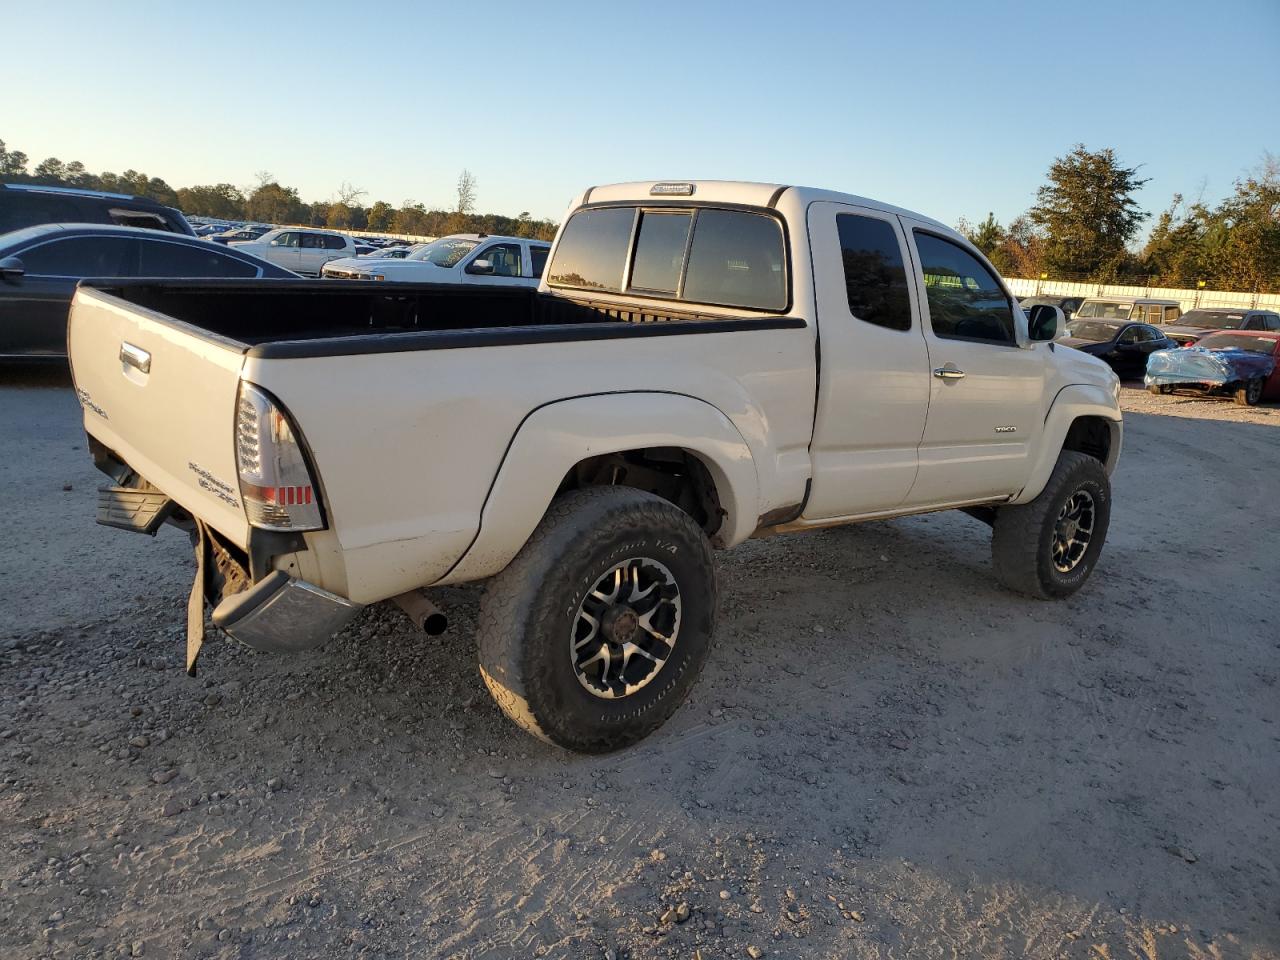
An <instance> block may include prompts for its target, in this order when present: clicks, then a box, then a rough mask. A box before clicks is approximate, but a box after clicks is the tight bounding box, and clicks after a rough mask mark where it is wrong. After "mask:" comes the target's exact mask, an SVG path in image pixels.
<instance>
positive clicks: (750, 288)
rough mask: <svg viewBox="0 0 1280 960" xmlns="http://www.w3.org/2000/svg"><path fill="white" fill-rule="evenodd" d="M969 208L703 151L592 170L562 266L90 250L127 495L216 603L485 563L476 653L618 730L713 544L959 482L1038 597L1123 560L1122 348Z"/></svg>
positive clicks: (892, 509)
mask: <svg viewBox="0 0 1280 960" xmlns="http://www.w3.org/2000/svg"><path fill="white" fill-rule="evenodd" d="M1061 330H1062V314H1061V311H1060V310H1059V309H1058V308H1056V307H1053V306H1038V307H1035V308H1034V309H1033V311H1032V313H1031V315H1030V318H1029V319H1028V317H1027V315H1025V314H1024V313H1023V312H1022V310H1021V309H1020V308H1019V307H1018V306H1017V302H1016V301H1015V300H1014V299H1013V297H1011V296H1010V294H1009V292H1008V290H1007V288H1006V286H1005V284H1004V283H1003V282H1002V281H1001V279H1000V278H999V276H998V275H997V274H996V272H995V270H994V269H992V267H991V266H990V264H989V263H988V262H987V261H986V260H985V259H984V258H983V256H982V255H981V253H979V252H978V251H977V250H976V249H975V248H974V247H973V246H972V244H970V243H969V242H968V241H966V240H965V239H964V238H963V237H962V236H960V235H959V234H957V233H956V232H955V231H954V230H951V229H949V228H948V227H945V226H943V225H942V224H940V223H938V222H936V221H933V220H929V219H926V218H924V217H921V216H919V215H917V214H914V213H910V212H908V211H906V210H902V209H898V208H896V207H891V206H887V205H885V204H881V203H876V202H873V201H871V200H866V199H863V198H859V197H854V196H849V195H845V194H840V193H832V192H827V191H822V190H814V189H806V188H798V187H785V186H778V185H773V184H753V183H733V182H716V181H699V182H690V183H669V182H657V183H648V182H646V183H629V184H619V185H614V186H602V187H594V188H592V189H590V190H587V191H586V192H584V193H583V194H582V195H581V196H580V197H578V198H577V199H576V201H575V203H574V204H573V206H572V207H571V208H570V211H569V214H568V216H567V217H566V220H565V223H564V225H563V226H562V228H561V230H560V232H559V235H558V237H557V239H556V241H555V244H554V247H553V249H552V253H551V258H550V262H549V264H548V267H547V270H546V271H545V274H544V276H543V278H542V282H541V284H540V286H539V287H538V289H537V290H531V289H521V288H510V289H504V288H495V287H466V286H460V285H439V284H432V285H413V284H397V285H396V287H395V291H394V293H392V292H390V291H389V288H388V287H386V286H384V285H382V284H373V283H369V284H361V283H344V284H332V283H326V282H309V281H274V282H271V283H263V282H256V281H223V282H205V283H192V282H184V281H168V282H153V281H133V282H130V281H124V282H103V283H93V284H89V283H86V284H83V285H81V287H80V289H79V291H78V293H77V295H76V299H75V302H74V306H73V309H72V313H71V319H70V352H71V359H72V367H73V370H74V377H75V386H76V391H77V394H78V396H79V398H80V402H81V404H82V405H83V407H84V422H85V427H86V430H87V432H88V435H89V441H90V444H89V445H90V449H91V451H92V453H93V456H94V457H95V460H96V462H97V464H98V466H99V467H100V468H101V469H102V470H103V471H104V472H106V473H107V474H108V475H109V476H110V477H111V478H112V482H111V484H110V485H109V486H107V487H105V488H104V489H103V490H102V492H101V493H100V495H99V497H100V499H99V518H100V520H101V521H102V522H106V523H110V524H114V525H117V526H122V527H125V528H127V529H134V530H140V531H144V532H155V530H156V528H157V527H158V526H159V525H160V524H162V523H164V522H166V521H168V522H170V523H174V524H176V525H178V526H180V527H182V528H184V529H186V530H188V531H189V532H190V533H191V535H192V537H193V540H194V541H195V543H196V553H197V576H196V582H195V584H194V586H193V590H192V594H191V605H190V608H189V613H190V616H189V624H188V633H189V637H188V665H189V666H191V665H192V664H193V663H194V659H195V657H196V655H197V654H198V652H199V646H200V642H201V641H202V639H203V623H204V612H205V605H206V603H208V604H209V605H211V606H212V608H213V614H212V617H213V622H214V623H215V624H217V625H218V626H219V627H220V628H222V629H223V630H225V631H226V632H227V633H229V634H231V635H232V636H234V637H236V638H238V639H240V640H241V641H243V642H244V643H247V644H249V645H251V646H254V647H257V648H260V649H264V650H291V649H301V648H304V647H308V646H312V645H316V644H319V643H323V642H324V641H325V640H327V639H328V638H329V637H331V636H332V635H333V634H334V633H335V632H336V631H337V630H338V629H340V628H341V627H342V626H343V625H344V624H345V623H346V622H347V621H348V620H349V619H350V618H351V617H352V616H354V615H355V614H356V613H357V611H358V610H359V609H360V608H361V607H362V606H364V605H366V604H372V603H376V602H378V601H382V600H387V599H395V600H397V601H398V602H399V603H400V604H401V605H402V606H403V607H404V608H405V609H406V610H408V611H410V613H411V615H412V616H414V617H415V619H416V622H418V623H419V624H420V625H424V624H425V625H427V626H428V627H431V626H432V625H434V628H435V629H439V626H440V623H441V621H442V619H443V617H442V615H441V614H439V612H438V611H436V610H435V608H434V607H432V606H431V604H430V601H429V600H428V599H427V598H426V596H425V594H424V593H423V592H422V591H423V588H426V587H432V586H437V585H443V584H457V583H465V582H471V581H487V584H486V588H485V592H484V596H483V599H482V601H481V610H480V618H479V627H478V637H477V640H478V648H479V661H480V669H481V672H482V675H483V678H484V681H485V683H486V684H487V685H488V688H489V690H490V691H491V692H492V694H493V696H494V697H495V699H496V700H497V702H498V703H499V705H500V706H501V708H502V710H503V711H504V712H505V713H506V714H507V715H508V717H510V718H511V719H512V720H513V721H514V722H515V723H517V724H518V725H519V726H521V727H522V728H524V729H525V730H527V731H529V732H530V733H532V734H534V735H536V736H539V737H541V738H543V739H545V740H547V741H549V742H551V743H555V744H559V745H560V746H563V747H566V748H570V749H574V750H581V751H607V750H612V749H616V748H619V747H623V746H625V745H627V744H630V743H633V742H635V741H636V740H638V739H640V738H641V737H644V736H645V735H647V734H648V733H649V732H651V731H652V730H654V729H655V728H656V727H657V726H659V725H660V724H661V723H662V722H663V721H664V720H665V719H666V718H667V717H668V716H669V715H670V714H671V713H672V711H674V710H675V708H676V707H677V706H678V704H679V703H680V702H681V700H682V699H683V698H684V696H685V694H686V693H687V691H688V690H689V688H690V686H691V685H692V684H693V682H694V680H695V678H696V677H697V675H698V673H699V671H700V669H701V668H702V666H703V663H704V662H705V660H706V658H707V656H708V654H709V652H710V649H711V642H712V636H713V633H714V630H715V621H716V596H717V585H716V573H715V567H714V565H713V563H712V549H713V548H728V547H733V546H734V545H735V544H739V543H741V542H742V541H744V540H746V539H747V538H749V537H752V536H762V535H767V534H770V533H777V532H795V531H805V530H812V529H819V528H823V527H828V526H831V525H834V524H845V523H854V522H860V521H866V520H875V519H882V518H888V517H899V516H904V515H908V514H916V513H923V512H926V511H935V510H943V509H960V510H964V511H966V512H968V513H970V514H972V515H973V516H975V517H977V518H979V519H981V520H983V521H985V522H987V523H989V524H990V525H991V527H992V557H993V566H994V570H995V574H996V577H997V578H998V579H999V580H1000V581H1001V582H1002V583H1003V584H1005V585H1006V586H1007V587H1009V588H1011V589H1013V590H1015V591H1018V592H1020V593H1023V594H1026V595H1029V596H1032V597H1038V598H1046V599H1049V598H1059V597H1065V596H1068V595H1070V594H1072V593H1074V592H1075V591H1076V590H1078V589H1079V588H1080V587H1081V586H1082V585H1083V584H1084V582H1085V581H1086V580H1087V578H1088V577H1089V575H1090V573H1091V571H1092V570H1093V569H1094V566H1095V564H1096V563H1097V562H1098V557H1099V554H1100V552H1101V550H1102V546H1103V542H1104V540H1105V537H1106V533H1107V527H1108V522H1109V518H1110V512H1111V494H1110V486H1109V475H1110V473H1111V471H1112V470H1113V468H1114V467H1115V464H1116V460H1117V458H1118V456H1119V454H1120V446H1121V430H1122V425H1121V415H1120V409H1119V404H1118V396H1119V382H1118V381H1117V379H1116V377H1115V375H1114V374H1113V373H1112V372H1111V371H1110V370H1109V369H1108V368H1107V367H1106V365H1105V364H1103V363H1102V362H1101V361H1099V360H1097V359H1095V358H1093V357H1090V356H1087V355H1086V354H1083V353H1081V352H1080V351H1077V350H1070V349H1065V348H1061V347H1058V346H1057V345H1055V344H1054V342H1053V341H1054V340H1055V339H1056V338H1057V337H1058V336H1059V335H1060V334H1061Z"/></svg>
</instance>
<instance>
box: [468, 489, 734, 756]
mask: <svg viewBox="0 0 1280 960" xmlns="http://www.w3.org/2000/svg"><path fill="white" fill-rule="evenodd" d="M636 556H640V557H646V558H648V559H650V560H656V561H658V562H659V563H661V564H663V565H665V567H666V568H667V569H668V570H669V571H670V572H671V575H672V576H673V577H674V579H675V582H676V585H677V586H678V587H679V591H680V601H681V614H680V621H679V629H678V633H677V634H676V640H675V644H674V646H673V648H672V651H671V654H670V656H669V658H668V659H667V660H666V662H665V663H664V664H663V665H662V667H661V668H660V669H659V670H658V672H657V673H656V674H655V675H654V676H653V679H652V680H651V681H649V682H648V683H647V685H646V686H644V687H642V688H641V689H639V690H636V691H635V692H633V693H631V694H629V695H627V696H621V697H618V698H616V699H603V698H601V697H598V696H595V695H594V694H592V693H591V692H590V691H588V690H587V689H586V688H585V687H584V686H583V684H582V683H581V682H579V679H578V674H577V673H576V672H575V668H574V664H573V660H572V657H571V643H572V640H571V638H572V637H573V629H574V624H575V622H576V619H577V616H578V611H579V606H580V604H581V603H582V600H583V597H584V596H585V595H586V594H587V592H588V591H590V590H592V589H593V587H595V585H596V583H597V581H598V580H599V578H600V577H601V576H603V575H604V574H605V573H607V572H608V571H609V569H610V568H611V567H613V566H614V565H616V564H617V563H619V562H621V561H623V560H625V559H627V558H630V557H636ZM716 604H717V588H716V576H715V565H714V561H713V560H712V555H711V546H710V544H709V543H708V542H707V538H706V535H705V534H704V533H703V532H702V530H701V528H700V527H699V526H698V525H697V524H696V523H695V522H694V521H693V519H692V518H690V517H689V515H688V514H686V513H684V511H682V510H680V509H679V508H678V507H676V506H675V505H674V504H672V503H669V502H668V501H666V500H663V499H662V498H661V497H657V496H654V495H653V494H651V493H646V492H644V491H641V490H635V489H632V488H629V487H592V488H588V489H586V490H578V491H574V492H572V493H569V494H566V495H564V496H562V497H559V498H557V499H556V500H555V501H554V502H553V503H552V504H551V507H550V508H549V509H548V510H547V513H546V516H544V517H543V518H542V522H541V523H539V524H538V527H537V529H536V530H534V532H533V535H532V536H531V537H530V538H529V541H528V543H526V544H525V545H524V547H523V548H522V549H521V551H520V552H519V553H518V554H517V555H516V558H515V559H514V560H512V561H511V563H510V564H509V565H508V566H507V568H506V569H505V570H503V571H502V572H501V573H499V574H498V575H497V576H496V577H494V578H493V579H492V580H491V581H490V582H489V584H488V586H487V588H486V590H485V594H484V597H483V599H482V600H481V602H480V619H479V625H478V629H477V634H478V641H479V648H480V675H481V676H482V677H483V678H484V682H485V685H486V686H487V687H488V688H489V692H490V693H491V694H492V695H493V698H494V700H496V701H497V703H498V706H499V707H501V708H502V712H503V713H505V714H506V715H507V716H508V717H509V718H511V720H513V721H514V722H515V723H516V724H517V725H518V726H520V727H522V728H523V729H525V730H527V731H528V732H529V733H531V734H533V735H534V736H535V737H539V738H541V739H543V740H545V741H547V742H548V743H552V744H555V745H556V746H560V747H564V748H566V749H569V750H576V751H579V752H583V753H607V752H609V751H611V750H618V749H621V748H623V747H626V746H630V745H631V744H633V743H635V742H637V741H638V740H641V739H643V738H644V737H646V736H648V735H649V734H650V733H652V732H653V731H654V730H656V729H657V728H658V727H659V726H661V725H662V723H663V722H664V721H665V720H666V719H667V718H668V717H670V716H671V714H672V713H673V712H674V711H675V709H676V707H678V706H679V705H680V703H681V702H682V701H683V700H684V698H685V696H686V695H687V694H688V692H689V689H690V687H692V686H693V683H694V681H695V680H696V679H697V677H698V674H699V672H700V671H701V670H702V667H703V664H704V663H706V659H707V655H708V654H709V653H710V650H711V641H712V635H713V634H714V631H715V618H716Z"/></svg>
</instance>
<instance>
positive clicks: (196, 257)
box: [138, 240, 258, 277]
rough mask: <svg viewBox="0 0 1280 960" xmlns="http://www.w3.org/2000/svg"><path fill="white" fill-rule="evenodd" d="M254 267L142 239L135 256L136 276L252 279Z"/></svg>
mask: <svg viewBox="0 0 1280 960" xmlns="http://www.w3.org/2000/svg"><path fill="white" fill-rule="evenodd" d="M257 275H258V268H257V267H255V266H253V264H250V263H246V262H245V261H243V260H237V259H236V258H235V257H227V256H223V255H222V254H220V253H218V252H217V250H216V248H211V249H208V250H204V249H201V248H200V247H190V246H187V245H185V244H181V243H166V242H165V241H163V240H145V241H143V242H142V249H141V250H140V251H139V254H138V276H140V277H256V276H257Z"/></svg>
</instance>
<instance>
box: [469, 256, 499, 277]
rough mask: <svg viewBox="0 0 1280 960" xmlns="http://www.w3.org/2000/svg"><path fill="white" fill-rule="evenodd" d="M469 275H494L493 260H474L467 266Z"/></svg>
mask: <svg viewBox="0 0 1280 960" xmlns="http://www.w3.org/2000/svg"><path fill="white" fill-rule="evenodd" d="M467 273H481V274H484V275H486V276H489V275H491V274H492V273H493V261H492V260H472V261H471V263H470V264H469V265H468V266H467Z"/></svg>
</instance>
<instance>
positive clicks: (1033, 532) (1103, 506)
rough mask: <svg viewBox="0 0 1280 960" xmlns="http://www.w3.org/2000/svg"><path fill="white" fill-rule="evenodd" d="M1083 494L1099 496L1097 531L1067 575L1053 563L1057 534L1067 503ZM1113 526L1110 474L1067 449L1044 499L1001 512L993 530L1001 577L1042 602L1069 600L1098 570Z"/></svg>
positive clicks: (993, 554) (1096, 498)
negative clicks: (1099, 560)
mask: <svg viewBox="0 0 1280 960" xmlns="http://www.w3.org/2000/svg"><path fill="white" fill-rule="evenodd" d="M1077 491H1084V492H1086V493H1088V494H1089V495H1090V496H1091V497H1092V498H1093V505H1094V507H1093V509H1094V517H1093V532H1092V536H1091V539H1090V541H1089V544H1088V547H1087V548H1086V549H1085V551H1084V554H1083V556H1082V557H1081V558H1080V560H1079V562H1078V563H1077V564H1076V566H1075V567H1074V568H1073V569H1072V570H1071V571H1070V572H1067V573H1064V572H1062V571H1060V570H1058V569H1057V567H1056V566H1055V565H1054V561H1053V552H1052V548H1053V538H1054V530H1055V527H1056V525H1057V522H1058V515H1059V513H1060V511H1061V510H1062V508H1063V505H1064V504H1066V503H1067V501H1068V500H1069V499H1070V498H1071V497H1072V496H1073V495H1074V494H1075V493H1076V492H1077ZM1110 522H1111V483H1110V481H1109V480H1108V479H1107V472H1106V470H1105V469H1104V468H1103V466H1102V464H1101V463H1099V462H1098V461H1097V460H1096V459H1094V458H1093V457H1091V456H1089V455H1088V454H1085V453H1079V452H1077V451H1074V450H1063V451H1062V453H1060V454H1059V455H1058V463H1057V465H1056V466H1054V468H1053V474H1052V475H1051V476H1050V477H1049V482H1048V483H1047V484H1045V488H1044V490H1042V491H1041V492H1040V495H1039V496H1038V497H1036V498H1035V499H1034V500H1032V501H1031V502H1030V503H1024V504H1017V505H1014V506H1008V507H1000V508H999V509H998V510H997V511H996V522H995V524H994V525H993V527H992V532H991V559H992V563H993V564H994V566H995V571H996V578H997V579H998V580H999V581H1000V582H1001V583H1002V584H1004V585H1005V586H1006V587H1008V588H1009V589H1010V590H1014V591H1016V592H1018V593H1022V594H1026V595H1027V596H1030V597H1037V598H1039V599H1041V600H1060V599H1062V598H1063V597H1069V596H1071V594H1073V593H1075V592H1076V591H1077V590H1079V589H1080V588H1081V587H1082V586H1083V585H1084V582H1085V581H1086V580H1088V579H1089V574H1090V573H1092V572H1093V568H1094V565H1095V564H1096V563H1097V561H1098V556H1099V554H1101V552H1102V546H1103V543H1105V542H1106V538H1107V528H1108V526H1109V525H1110Z"/></svg>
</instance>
